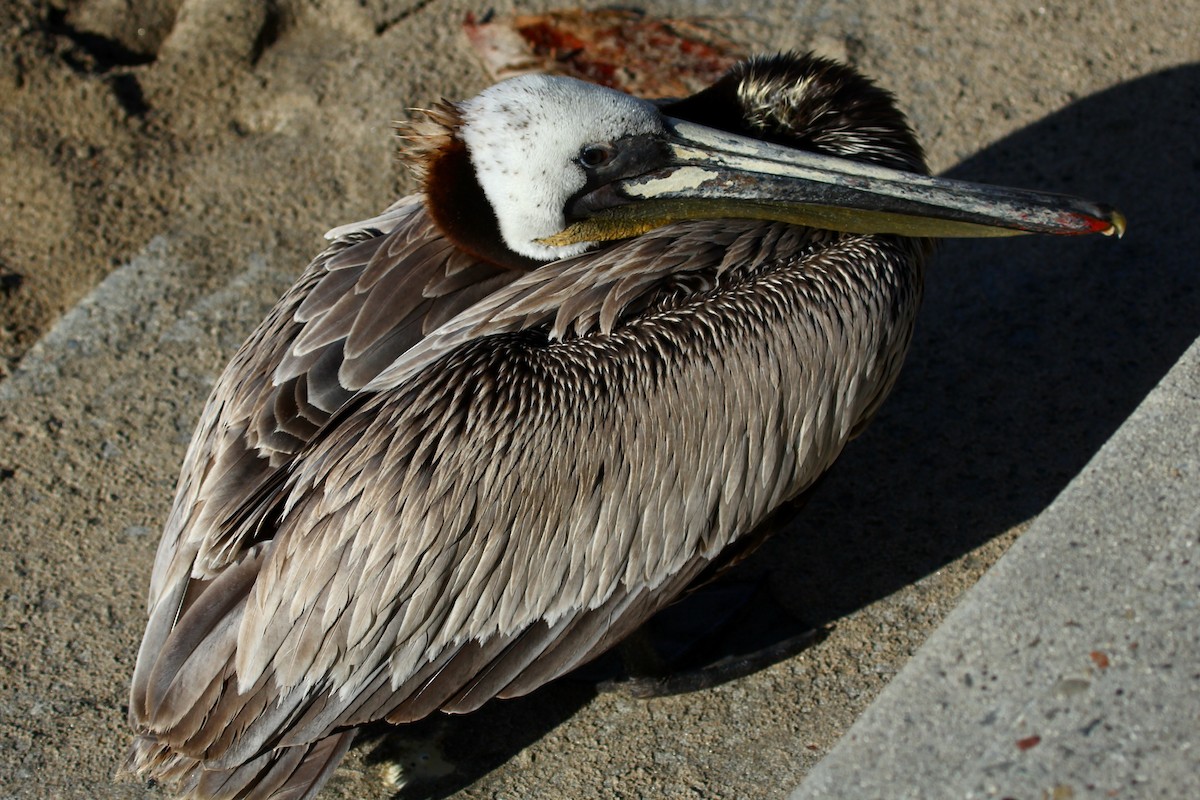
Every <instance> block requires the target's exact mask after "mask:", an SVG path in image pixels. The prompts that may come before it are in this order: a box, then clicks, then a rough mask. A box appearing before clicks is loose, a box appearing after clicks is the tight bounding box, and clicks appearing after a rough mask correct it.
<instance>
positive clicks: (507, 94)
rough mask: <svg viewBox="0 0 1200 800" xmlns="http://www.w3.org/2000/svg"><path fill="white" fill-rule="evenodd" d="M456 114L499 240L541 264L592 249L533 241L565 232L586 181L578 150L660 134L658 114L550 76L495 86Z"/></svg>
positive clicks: (646, 106)
mask: <svg viewBox="0 0 1200 800" xmlns="http://www.w3.org/2000/svg"><path fill="white" fill-rule="evenodd" d="M460 111H461V113H462V118H463V123H464V124H463V126H462V127H461V128H460V129H459V135H460V136H461V137H462V140H463V142H464V143H465V144H466V145H467V149H468V151H469V152H470V157H471V164H472V166H474V168H475V176H476V178H477V179H478V180H479V184H480V186H482V187H483V191H484V194H485V195H487V199H488V202H489V203H490V204H491V206H492V208H493V209H494V210H495V212H496V218H497V220H498V221H499V223H500V235H501V236H502V237H503V238H504V242H505V244H506V245H508V247H509V248H510V249H511V250H513V251H514V252H516V253H519V254H521V255H523V256H528V257H530V258H536V259H539V260H548V259H557V258H566V257H569V256H573V255H578V254H579V253H582V252H584V251H585V250H587V249H588V248H589V247H590V246H591V243H588V242H584V243H580V244H574V245H568V246H564V247H551V246H548V245H544V244H540V243H538V242H537V240H538V239H541V238H544V237H546V236H550V235H552V234H555V233H558V232H559V231H561V230H562V229H563V228H564V227H566V225H567V221H566V218H565V216H564V213H563V212H564V209H565V207H566V204H567V202H568V201H569V200H570V199H571V198H572V197H573V196H574V195H575V194H576V193H577V192H578V191H579V190H580V189H582V188H583V187H584V186H585V184H586V182H587V177H586V174H585V173H584V170H583V167H582V166H581V165H580V164H579V161H578V158H579V153H580V150H581V149H582V148H583V147H584V146H585V145H588V144H602V143H606V142H612V141H614V140H616V139H618V138H620V137H622V136H630V135H637V134H645V133H655V132H659V131H662V130H663V123H662V120H661V117H660V116H659V114H658V111H657V110H656V109H655V107H654V106H653V105H652V104H650V103H648V102H646V101H645V100H639V99H637V98H634V97H630V96H629V95H627V94H622V93H621V92H618V91H615V90H613V89H606V88H604V87H602V86H595V85H593V84H590V83H584V82H583V81H579V80H575V79H574V78H564V77H559V76H551V75H523V76H521V77H518V78H513V79H511V80H508V81H505V82H503V83H498V84H496V85H495V86H493V87H491V88H489V89H487V90H485V91H484V92H482V93H481V94H479V95H478V96H476V97H475V98H473V99H471V100H468V101H466V102H465V103H463V104H462V105H461V106H460Z"/></svg>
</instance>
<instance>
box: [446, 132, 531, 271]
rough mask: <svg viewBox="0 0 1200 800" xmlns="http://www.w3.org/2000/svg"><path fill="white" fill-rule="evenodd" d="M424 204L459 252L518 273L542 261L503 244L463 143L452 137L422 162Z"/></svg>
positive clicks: (494, 216) (490, 207)
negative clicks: (514, 250)
mask: <svg viewBox="0 0 1200 800" xmlns="http://www.w3.org/2000/svg"><path fill="white" fill-rule="evenodd" d="M425 206H426V208H428V209H429V216H430V217H432V218H433V222H434V224H435V225H437V226H438V228H439V229H440V230H441V231H442V233H443V234H444V235H445V236H446V238H447V239H449V240H450V241H451V242H452V243H453V244H454V245H455V246H456V247H457V248H458V249H460V250H462V251H463V252H466V253H469V254H470V255H472V256H474V257H475V258H478V259H480V260H482V261H486V262H489V263H491V264H495V265H496V266H499V267H504V268H506V269H515V270H521V271H522V272H528V271H529V270H532V269H536V268H537V267H539V266H541V264H542V262H540V261H537V260H536V259H532V258H526V257H525V256H522V255H520V254H518V253H514V252H513V251H512V250H510V249H509V248H508V245H506V244H505V243H504V239H503V237H501V235H500V224H499V223H498V222H497V221H496V212H495V211H493V210H492V204H491V203H489V202H488V199H487V195H485V194H484V193H483V187H482V186H480V185H479V180H478V179H477V178H476V177H475V167H474V165H473V164H471V157H470V154H469V153H468V152H467V146H466V145H465V144H463V142H461V141H460V140H458V139H456V138H449V139H448V140H447V142H446V144H445V146H444V147H443V148H442V149H441V150H439V151H438V152H436V153H433V154H431V156H430V158H429V160H428V161H426V163H425Z"/></svg>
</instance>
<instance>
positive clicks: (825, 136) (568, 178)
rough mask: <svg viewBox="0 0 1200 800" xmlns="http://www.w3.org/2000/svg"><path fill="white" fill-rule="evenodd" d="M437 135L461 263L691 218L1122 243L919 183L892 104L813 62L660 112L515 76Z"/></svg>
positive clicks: (1083, 226)
mask: <svg viewBox="0 0 1200 800" xmlns="http://www.w3.org/2000/svg"><path fill="white" fill-rule="evenodd" d="M438 121H439V123H440V125H441V129H440V134H439V136H437V137H434V138H435V139H436V140H437V142H438V143H439V144H438V145H437V146H435V147H426V148H425V149H424V150H423V151H422V154H421V156H420V158H421V159H423V160H424V161H425V163H424V164H423V165H422V166H423V167H424V168H425V173H426V175H427V181H426V193H427V196H428V198H429V207H430V213H431V214H432V215H433V217H434V218H435V220H436V221H437V222H438V223H439V225H440V227H441V228H442V229H443V231H444V232H445V234H446V235H447V236H448V237H449V238H451V239H452V240H454V241H455V242H456V243H457V244H459V245H460V246H461V247H462V248H463V249H465V250H467V251H469V252H472V253H474V254H475V255H478V256H481V257H484V258H486V259H488V260H490V261H493V262H495V263H501V264H507V265H517V266H526V267H528V266H533V265H536V264H538V263H545V262H548V261H553V260H557V259H561V258H566V257H570V256H575V255H579V254H581V253H584V252H586V251H588V250H591V249H594V248H596V247H598V246H600V245H601V244H602V243H604V242H609V241H614V240H620V239H627V238H631V237H634V236H638V235H640V234H642V233H645V232H646V231H648V230H652V229H654V228H657V227H661V226H663V225H667V224H670V223H672V222H677V221H682V220H686V219H727V218H754V219H769V220H776V221H781V222H789V223H794V224H802V225H807V226H811V227H817V228H824V229H829V230H835V231H843V232H851V233H895V234H903V235H907V236H915V237H927V236H928V237H945V236H1005V235H1013V234H1019V233H1033V232H1040V233H1057V234H1081V233H1095V232H1102V233H1117V234H1118V235H1119V234H1120V233H1121V231H1122V230H1123V228H1124V220H1123V219H1122V218H1121V217H1120V215H1119V213H1117V212H1115V211H1114V210H1113V209H1111V208H1108V207H1106V206H1102V205H1099V204H1094V203H1090V202H1087V201H1083V200H1078V199H1075V198H1070V197H1065V196H1062V195H1056V194H1047V193H1043V192H1031V191H1023V190H1015V189H1005V188H1001V187H994V186H983V185H979V184H971V183H965V182H962V181H951V180H946V179H940V178H932V177H930V176H929V175H928V174H927V170H926V168H925V163H924V158H923V155H922V153H921V149H920V146H919V145H918V144H917V142H916V139H915V138H914V137H913V135H912V132H911V131H910V129H909V127H908V124H907V122H906V121H905V119H904V116H903V114H902V113H901V112H900V111H899V110H898V109H897V108H896V106H895V102H894V99H893V98H892V96H891V95H890V94H889V93H887V92H885V91H883V90H882V89H879V88H878V87H876V86H874V84H872V83H871V82H870V81H868V80H867V79H866V78H863V77H862V76H860V75H858V74H857V73H855V72H853V71H852V70H850V69H849V68H846V67H843V66H841V65H838V64H835V63H834V62H829V61H825V60H822V59H818V58H814V57H794V56H789V57H778V58H774V59H770V58H767V59H752V60H750V61H747V62H744V63H743V64H742V65H740V66H739V67H738V68H737V69H735V70H734V71H733V72H731V73H730V74H729V75H728V76H726V78H724V79H723V80H722V81H721V82H719V83H717V84H715V85H714V86H713V87H711V88H710V89H708V90H706V91H704V92H701V93H700V94H697V95H693V96H692V97H690V98H687V99H685V100H681V101H676V102H662V103H657V104H656V103H653V102H649V101H646V100H641V99H638V98H634V97H631V96H629V95H626V94H623V93H621V92H618V91H615V90H612V89H608V88H605V87H602V86H596V85H592V84H589V83H585V82H583V81H579V80H575V79H573V78H566V77H561V76H551V75H540V74H539V75H526V76H521V77H517V78H513V79H511V80H508V81H504V82H502V83H499V84H496V85H495V86H492V87H491V88H489V89H487V90H485V91H484V92H482V93H481V94H479V95H478V96H476V97H475V98H473V99H471V100H467V101H465V102H463V103H460V104H458V105H455V106H450V105H445V106H443V107H442V111H441V113H440V115H439V116H438ZM485 222H486V223H490V224H483V223H485Z"/></svg>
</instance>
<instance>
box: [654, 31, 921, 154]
mask: <svg viewBox="0 0 1200 800" xmlns="http://www.w3.org/2000/svg"><path fill="white" fill-rule="evenodd" d="M661 108H662V111H663V113H664V114H666V115H668V116H672V117H678V118H679V119H685V120H687V121H689V122H694V123H697V124H699V125H707V126H709V127H712V128H719V129H720V130H724V131H728V132H729V133H736V134H740V135H742V136H750V137H753V138H757V139H763V140H765V141H769V142H773V143H775V144H781V145H786V146H788V147H795V148H799V149H802V150H808V151H810V152H817V153H825V154H828V155H833V156H839V157H842V158H850V159H856V160H860V161H868V162H871V163H875V164H880V165H882V166H886V167H891V168H893V169H902V170H908V171H910V172H920V173H922V174H928V172H929V170H928V168H927V167H926V165H925V156H924V153H923V152H922V149H921V145H920V144H919V143H918V142H917V139H916V137H915V136H914V135H913V132H912V129H911V128H910V127H909V125H908V120H907V119H905V117H904V114H903V113H902V112H901V111H900V110H899V109H898V108H897V107H896V99H895V97H894V96H893V95H892V94H891V92H888V91H886V90H885V89H881V88H879V87H878V86H876V85H875V84H874V82H872V81H871V80H870V79H868V78H866V77H864V76H863V75H860V74H859V73H858V72H856V71H855V70H854V69H852V68H851V67H848V66H846V65H844V64H839V63H838V62H836V61H831V60H829V59H827V58H820V57H818V56H815V55H813V54H812V53H805V54H797V53H784V54H780V55H775V56H759V57H755V58H751V59H748V60H746V61H743V62H741V63H739V64H737V65H736V66H734V67H733V68H732V69H731V70H730V71H729V72H728V73H726V74H725V76H724V77H722V78H721V79H720V80H718V81H717V82H716V83H714V84H713V85H712V86H710V87H708V88H707V89H704V90H703V91H701V92H698V93H696V94H694V95H692V96H691V97H687V98H684V99H682V100H678V101H675V102H673V103H669V104H666V105H664V106H662V107H661Z"/></svg>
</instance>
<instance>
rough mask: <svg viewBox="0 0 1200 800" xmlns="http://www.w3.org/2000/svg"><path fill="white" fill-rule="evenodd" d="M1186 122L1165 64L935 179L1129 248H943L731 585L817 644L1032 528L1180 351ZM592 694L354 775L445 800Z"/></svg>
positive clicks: (392, 749)
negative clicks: (839, 444)
mask: <svg viewBox="0 0 1200 800" xmlns="http://www.w3.org/2000/svg"><path fill="white" fill-rule="evenodd" d="M1197 119H1200V67H1197V66H1194V65H1192V66H1185V67H1179V68H1176V69H1171V70H1167V71H1163V72H1159V73H1156V74H1153V75H1149V76H1146V77H1144V78H1140V79H1138V80H1135V81H1131V82H1129V83H1126V84H1123V85H1120V86H1116V87H1114V88H1111V89H1108V90H1106V91H1103V92H1101V93H1098V94H1096V95H1093V96H1090V97H1088V98H1085V99H1082V100H1080V101H1078V102H1076V103H1073V104H1072V105H1070V106H1068V107H1067V108H1065V109H1063V110H1062V111H1059V112H1057V113H1055V114H1053V115H1051V116H1049V117H1047V118H1046V119H1044V120H1042V121H1040V122H1038V123H1036V124H1034V125H1031V126H1029V127H1027V128H1025V129H1023V130H1021V131H1019V132H1016V133H1014V134H1012V135H1011V136H1009V137H1007V138H1005V139H1004V140H1002V141H1000V142H998V143H996V144H995V145H993V146H990V147H988V148H986V149H985V150H983V151H981V152H980V153H978V154H977V155H975V156H972V157H971V158H969V159H967V160H966V161H964V162H963V163H961V164H959V165H958V166H956V167H955V168H954V169H952V170H951V171H950V172H949V173H948V175H949V176H950V177H954V178H958V179H965V180H974V181H980V182H987V183H997V184H1007V185H1013V186H1024V187H1029V188H1037V189H1044V190H1058V191H1063V192H1069V193H1071V194H1075V195H1080V196H1084V197H1089V198H1092V199H1096V200H1101V201H1106V202H1111V203H1112V204H1113V205H1116V206H1117V207H1118V208H1120V209H1121V210H1122V211H1123V212H1124V213H1125V214H1126V216H1127V218H1128V220H1129V231H1128V233H1127V235H1126V237H1125V238H1124V239H1123V240H1122V241H1120V242H1116V241H1110V240H1107V239H1103V238H1101V237H1087V238H1082V239H1060V238H1050V237H1023V238H1017V239H1005V240H975V241H965V240H959V241H950V242H945V243H943V244H942V245H941V248H940V252H939V253H938V255H937V257H936V259H935V261H934V263H933V265H932V267H931V268H930V270H929V273H928V276H927V283H926V296H925V302H924V306H923V309H922V312H921V316H920V320H919V322H918V327H917V332H916V335H915V337H914V341H913V345H912V350H911V352H910V355H909V358H908V363H907V365H906V367H905V370H904V372H903V374H902V376H901V378H900V381H899V382H898V384H897V387H896V390H895V392H894V394H893V396H892V397H891V399H890V400H889V401H888V403H887V404H885V406H884V409H883V410H882V411H881V413H880V414H879V417H878V418H877V419H876V420H875V422H874V424H873V425H872V427H871V428H870V429H869V430H868V431H867V433H866V434H864V435H863V436H862V437H860V439H858V440H856V441H855V442H852V443H851V444H850V445H849V446H848V447H847V449H846V452H845V453H844V454H843V456H842V458H841V459H840V461H839V463H838V465H837V468H836V469H835V470H834V471H833V472H832V473H831V474H830V475H829V476H828V478H827V479H826V480H825V481H824V485H823V486H821V487H820V490H819V491H818V492H816V493H815V495H814V497H813V498H812V499H811V501H810V503H809V505H808V506H807V508H805V510H804V512H803V513H802V514H801V515H800V516H799V517H798V518H797V519H796V520H795V521H793V522H792V523H791V524H790V525H789V526H788V527H787V529H786V530H785V531H784V532H783V533H781V534H779V535H777V536H776V537H775V538H774V539H772V540H771V541H769V542H768V543H767V544H766V545H765V546H764V547H763V548H762V549H761V550H760V551H759V552H758V553H757V554H756V555H755V556H754V557H752V558H750V559H749V560H748V561H747V562H746V563H744V564H743V565H741V566H739V567H738V569H737V570H735V572H740V573H741V574H742V575H743V576H760V577H761V576H766V577H767V580H768V584H769V585H770V587H771V594H772V595H773V596H774V597H773V599H774V600H775V601H776V603H777V604H780V605H782V606H783V607H784V608H785V609H787V610H788V611H789V612H790V613H791V614H792V615H793V616H795V617H796V618H798V619H800V620H802V621H803V624H802V625H801V626H800V627H804V626H810V627H813V628H821V627H824V626H827V625H829V624H832V623H834V622H835V621H836V620H838V619H839V618H841V617H843V616H845V615H847V614H849V613H851V612H853V611H855V610H857V609H860V608H862V607H864V606H866V605H869V604H871V603H872V602H874V601H876V600H879V599H881V598H883V597H886V596H888V595H890V594H892V593H893V592H895V591H897V590H899V589H901V588H903V587H905V586H908V585H910V584H912V583H913V582H915V581H917V580H919V579H921V578H922V577H924V576H926V575H929V574H930V573H933V572H935V571H937V570H939V569H941V568H942V567H944V566H945V565H946V564H948V563H949V562H951V561H953V560H955V559H957V558H959V557H960V556H962V555H964V554H965V553H968V552H969V551H971V550H973V549H975V548H977V547H979V546H980V545H982V544H984V543H985V542H987V541H989V540H991V539H992V538H994V537H996V536H997V535H999V534H1001V533H1003V532H1005V531H1007V530H1009V529H1011V528H1012V527H1013V526H1016V525H1019V524H1021V523H1023V522H1025V521H1027V520H1030V519H1031V518H1032V517H1034V516H1035V515H1037V514H1038V513H1039V512H1040V511H1041V510H1043V509H1044V508H1045V507H1046V506H1047V505H1048V504H1049V503H1050V502H1051V501H1052V500H1053V499H1054V497H1055V496H1056V495H1057V494H1058V493H1059V492H1060V491H1061V490H1062V489H1063V488H1064V487H1065V486H1066V484H1067V483H1068V482H1069V481H1070V480H1071V478H1072V477H1074V476H1075V475H1076V474H1078V473H1079V471H1080V470H1081V469H1082V468H1083V466H1084V465H1085V464H1086V463H1087V461H1088V460H1089V459H1090V458H1091V457H1092V455H1093V454H1094V453H1095V452H1096V451H1097V450H1098V449H1099V448H1100V447H1101V446H1102V445H1103V444H1104V442H1105V441H1106V440H1107V439H1108V437H1109V436H1110V435H1111V434H1112V433H1113V432H1114V431H1115V430H1116V429H1117V428H1118V427H1119V426H1120V424H1121V422H1122V421H1123V420H1124V419H1125V418H1126V417H1128V415H1129V414H1130V413H1131V412H1132V411H1133V410H1134V408H1135V407H1136V406H1137V405H1138V403H1139V402H1140V401H1141V400H1142V398H1144V397H1145V395H1146V394H1147V393H1148V392H1149V391H1150V390H1151V389H1152V388H1153V387H1154V385H1155V384H1156V383H1157V382H1158V381H1159V380H1160V379H1161V378H1162V376H1163V375H1164V374H1166V372H1167V371H1168V370H1169V369H1170V367H1171V366H1172V365H1173V364H1174V363H1175V361H1176V360H1177V359H1178V357H1179V356H1180V355H1181V354H1182V352H1183V351H1184V350H1185V349H1186V348H1187V346H1188V345H1189V344H1190V343H1191V342H1192V341H1193V340H1194V339H1195V338H1196V337H1197V335H1200V292H1198V291H1197V286H1196V283H1197V274H1198V273H1197V263H1196V255H1195V254H1196V253H1197V252H1200V228H1198V227H1197V226H1196V225H1195V224H1194V222H1195V220H1197V219H1200V213H1198V212H1200V209H1198V208H1197V205H1198V200H1197V192H1196V189H1195V187H1196V186H1197V185H1198V181H1197V179H1198V178H1200V144H1198V142H1200V137H1197V136H1196V134H1195V123H1196V120H1197ZM676 613H678V611H677V612H676ZM687 613H688V612H687V610H686V609H685V611H684V614H685V615H686V614H687ZM698 613H703V612H698ZM796 630H797V627H796V626H795V625H791V626H786V625H785V626H783V627H781V628H780V629H779V633H777V634H768V635H767V637H766V640H765V642H762V643H763V644H764V645H765V646H767V647H770V646H771V645H773V644H774V645H778V644H779V643H780V642H781V641H783V639H784V638H785V637H787V636H791V635H794V634H795V632H796ZM772 636H773V637H774V638H772ZM598 677H602V676H598ZM591 680H592V679H591V678H585V679H584V680H577V681H574V682H571V681H559V682H557V683H555V684H552V685H550V686H547V687H544V688H543V689H541V690H539V691H538V692H535V693H534V694H532V695H530V696H528V697H526V698H522V699H519V700H513V701H504V702H493V703H491V704H489V705H488V706H486V707H485V708H484V709H482V710H481V711H479V712H476V713H475V714H472V715H468V716H465V717H445V716H438V717H435V718H431V719H429V720H426V721H424V722H422V723H418V724H416V725H410V726H406V727H405V728H404V729H403V731H402V732H398V733H392V734H388V735H382V736H381V738H380V739H379V740H378V742H377V744H376V746H375V749H374V750H373V752H372V753H371V755H369V756H368V761H372V760H375V761H380V760H388V759H390V760H394V761H395V760H398V761H400V762H401V763H403V764H407V765H410V766H413V765H415V763H416V761H419V760H421V759H425V760H426V761H428V760H429V759H430V758H433V759H434V760H435V761H438V764H435V765H434V767H435V768H434V769H432V770H430V769H425V770H424V772H425V773H426V774H428V775H430V776H431V777H427V778H423V779H418V780H415V781H414V782H413V783H411V784H409V785H408V786H407V787H405V788H403V789H401V790H400V791H399V792H398V794H397V795H396V797H397V798H412V797H418V796H420V797H432V798H443V797H447V796H449V795H451V794H454V793H455V792H457V791H458V790H460V789H462V788H464V787H466V786H468V785H470V784H471V783H474V782H475V781H476V780H478V779H479V778H481V777H482V776H484V775H486V774H487V773H488V772H490V771H492V770H493V769H495V768H496V767H498V766H499V765H501V764H503V763H505V762H506V761H508V760H509V759H511V758H512V757H513V756H514V755H515V754H516V753H518V752H519V751H520V750H521V749H523V748H524V747H526V746H528V745H529V744H531V743H533V742H535V741H537V740H538V739H540V738H541V737H543V736H544V735H546V734H547V733H548V732H549V731H551V730H553V729H554V728H555V727H557V726H558V725H560V724H561V723H562V722H564V721H565V720H567V719H568V718H569V717H570V716H571V715H573V714H574V713H575V712H576V711H577V710H578V709H579V708H580V707H582V706H583V705H584V704H585V703H587V702H588V700H589V699H590V698H591V697H592V696H593V695H594V692H595V688H594V684H593V683H591V682H590V681H591ZM431 742H432V743H434V745H435V746H436V747H437V754H435V755H433V756H431V755H430V753H431V752H432V751H430V749H429V747H430V743H431ZM416 743H421V744H419V745H418V744H416ZM443 760H444V761H445V762H446V763H445V764H441V761H443ZM421 771H422V770H420V769H417V770H416V772H417V773H420V772H421Z"/></svg>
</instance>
